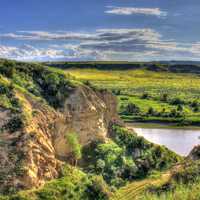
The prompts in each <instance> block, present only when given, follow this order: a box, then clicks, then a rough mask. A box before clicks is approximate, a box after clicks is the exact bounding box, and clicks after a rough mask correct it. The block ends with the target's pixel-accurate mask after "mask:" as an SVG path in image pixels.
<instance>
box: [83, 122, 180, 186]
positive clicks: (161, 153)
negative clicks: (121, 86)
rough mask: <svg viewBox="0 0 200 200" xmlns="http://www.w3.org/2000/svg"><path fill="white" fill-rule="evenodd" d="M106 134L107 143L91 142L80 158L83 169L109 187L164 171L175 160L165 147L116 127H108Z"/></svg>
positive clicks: (174, 155)
mask: <svg viewBox="0 0 200 200" xmlns="http://www.w3.org/2000/svg"><path fill="white" fill-rule="evenodd" d="M110 134H111V139H110V141H107V142H106V143H104V142H100V141H98V142H96V143H93V144H92V145H90V146H89V147H87V148H85V149H84V152H83V156H84V161H85V166H84V168H85V170H86V171H88V172H90V173H94V174H102V176H103V178H104V179H105V181H106V182H107V183H108V184H109V185H111V186H114V187H120V186H122V185H124V184H126V182H127V181H132V180H135V179H141V178H144V177H146V176H147V175H148V174H149V173H150V172H151V171H152V170H163V169H166V168H168V167H170V166H171V165H172V164H173V163H175V162H177V161H178V160H179V157H178V156H177V155H176V154H175V153H172V152H171V151H169V150H168V149H166V148H165V147H162V146H157V145H154V144H152V143H149V142H148V141H146V140H145V139H144V138H143V137H139V136H137V135H136V134H135V133H132V132H129V131H128V130H127V129H125V128H123V127H120V126H118V125H113V126H112V127H111V130H110Z"/></svg>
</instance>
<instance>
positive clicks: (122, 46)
mask: <svg viewBox="0 0 200 200" xmlns="http://www.w3.org/2000/svg"><path fill="white" fill-rule="evenodd" d="M0 5H1V7H0V57H4V58H11V59H18V60H128V61H148V60H172V59H173V60H200V59H199V56H200V25H199V24H200V23H199V22H200V1H199V0H190V1H188V0H173V1H172V0H28V1H27V0H14V1H13V0H0Z"/></svg>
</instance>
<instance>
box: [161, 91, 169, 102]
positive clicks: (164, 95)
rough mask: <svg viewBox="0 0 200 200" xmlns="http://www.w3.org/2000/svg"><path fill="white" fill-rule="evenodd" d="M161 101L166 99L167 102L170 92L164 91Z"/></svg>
mask: <svg viewBox="0 0 200 200" xmlns="http://www.w3.org/2000/svg"><path fill="white" fill-rule="evenodd" d="M160 100H161V101H164V102H167V100H168V94H166V93H164V94H163V95H162V96H161V99H160Z"/></svg>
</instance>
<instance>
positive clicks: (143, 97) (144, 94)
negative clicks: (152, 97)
mask: <svg viewBox="0 0 200 200" xmlns="http://www.w3.org/2000/svg"><path fill="white" fill-rule="evenodd" d="M148 98H149V94H148V93H143V94H142V96H141V99H148Z"/></svg>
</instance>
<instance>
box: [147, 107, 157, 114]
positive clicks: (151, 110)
mask: <svg viewBox="0 0 200 200" xmlns="http://www.w3.org/2000/svg"><path fill="white" fill-rule="evenodd" d="M147 114H148V115H154V114H155V110H154V109H153V108H152V107H150V108H149V109H148V111H147Z"/></svg>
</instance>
